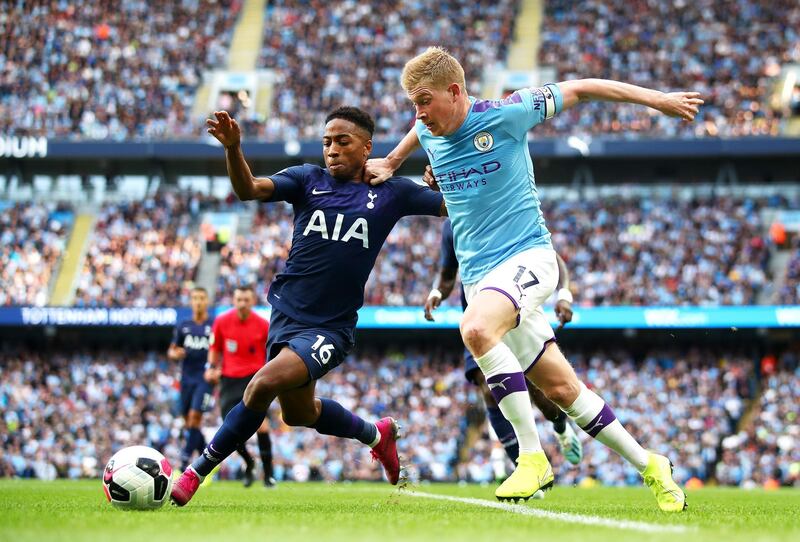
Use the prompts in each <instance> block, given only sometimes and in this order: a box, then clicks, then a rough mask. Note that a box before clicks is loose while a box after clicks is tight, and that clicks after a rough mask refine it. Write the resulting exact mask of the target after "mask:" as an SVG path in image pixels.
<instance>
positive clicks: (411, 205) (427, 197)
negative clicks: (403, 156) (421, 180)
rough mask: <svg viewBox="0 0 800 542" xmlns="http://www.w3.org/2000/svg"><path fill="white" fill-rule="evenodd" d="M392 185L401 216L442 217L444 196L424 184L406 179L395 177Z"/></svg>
mask: <svg viewBox="0 0 800 542" xmlns="http://www.w3.org/2000/svg"><path fill="white" fill-rule="evenodd" d="M392 185H393V186H394V188H395V190H396V191H397V196H398V203H399V205H398V208H399V210H400V216H409V215H429V216H440V215H441V210H442V201H444V196H442V194H441V193H440V192H434V191H433V190H431V189H430V188H428V187H427V186H426V185H424V184H417V183H415V182H414V181H412V180H411V179H407V178H405V177H395V178H394V179H392Z"/></svg>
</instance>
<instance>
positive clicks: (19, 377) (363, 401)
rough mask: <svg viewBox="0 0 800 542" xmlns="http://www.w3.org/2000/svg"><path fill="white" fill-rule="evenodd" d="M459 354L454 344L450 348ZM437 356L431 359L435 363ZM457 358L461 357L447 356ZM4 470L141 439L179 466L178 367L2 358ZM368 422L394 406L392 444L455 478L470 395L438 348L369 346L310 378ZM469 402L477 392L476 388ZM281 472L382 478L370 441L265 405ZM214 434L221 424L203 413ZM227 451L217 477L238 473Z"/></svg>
mask: <svg viewBox="0 0 800 542" xmlns="http://www.w3.org/2000/svg"><path fill="white" fill-rule="evenodd" d="M456 354H457V353H456ZM432 358H433V360H434V361H431V359H432ZM451 361H452V362H454V363H455V362H458V360H457V359H456V358H453V359H452V360H451ZM0 362H1V363H0V367H1V368H2V369H0V406H2V412H3V415H2V416H3V419H2V424H0V442H2V447H0V475H7V476H10V475H16V476H26V477H37V478H52V477H55V476H59V477H69V478H77V477H82V476H96V475H97V473H98V472H99V470H98V469H102V467H103V466H104V465H103V462H104V461H106V460H107V459H108V458H109V457H110V456H111V455H112V454H113V452H114V451H116V450H117V449H119V448H120V447H123V446H125V445H130V444H134V443H136V444H147V445H150V446H153V447H156V448H159V449H161V450H163V451H164V453H165V454H166V455H167V457H168V458H170V459H171V460H172V461H173V463H174V464H176V461H177V458H178V455H179V447H180V446H181V445H182V439H181V434H180V433H181V425H182V421H181V418H180V416H177V415H176V414H177V413H176V412H175V410H174V408H175V405H176V400H177V397H178V393H179V392H178V389H177V385H178V368H177V366H175V365H170V364H168V363H166V362H164V361H163V357H162V356H160V355H156V354H154V353H138V354H123V353H121V352H100V353H96V354H95V355H89V354H88V353H80V354H70V355H48V356H47V359H45V358H44V357H43V356H40V355H38V354H34V353H25V354H22V355H4V356H0ZM317 394H318V395H320V396H328V397H332V398H335V399H336V400H338V401H340V402H341V403H342V404H344V405H345V406H347V407H348V408H351V409H353V410H354V411H355V412H357V413H358V414H360V415H362V416H364V417H366V418H367V419H373V420H376V419H378V418H380V417H383V416H386V415H389V414H392V415H398V416H399V417H400V418H401V419H402V420H403V422H402V424H403V431H404V433H405V434H406V435H407V436H406V438H404V439H402V440H401V441H400V443H399V449H400V454H402V455H403V456H404V458H405V459H404V462H408V463H409V464H412V465H414V471H415V472H416V473H417V474H416V476H422V477H427V478H434V479H447V478H452V476H453V468H452V467H453V464H454V460H455V457H456V456H457V453H456V452H457V449H458V438H459V436H460V434H461V433H462V432H463V428H462V421H463V413H464V409H465V403H466V401H467V395H466V385H465V384H464V378H463V376H462V372H461V370H460V369H458V368H454V367H453V365H452V364H450V365H448V364H447V361H445V360H443V356H442V355H441V353H438V354H437V353H434V354H431V352H425V353H423V352H422V351H411V350H409V351H407V352H405V353H404V354H403V355H400V354H391V353H388V354H386V353H384V354H377V353H375V354H364V355H363V356H359V357H357V358H356V357H354V359H351V360H350V361H348V366H347V370H346V371H344V370H342V371H335V372H334V373H333V374H331V375H329V376H328V377H327V378H326V379H325V380H323V381H321V382H320V383H319V384H318V386H317ZM473 399H474V393H473ZM271 422H272V427H273V450H274V455H275V467H276V469H275V470H276V472H275V473H276V476H277V477H278V478H279V479H295V480H304V479H315V478H316V479H319V478H325V479H355V478H357V479H379V478H380V475H381V474H380V473H381V470H380V467H379V466H378V464H375V463H372V461H371V459H370V455H369V449H367V448H366V447H364V446H362V445H359V444H358V443H355V442H350V441H344V440H341V439H334V438H329V437H323V436H320V435H319V434H317V433H316V432H315V431H313V430H309V429H290V428H289V427H287V426H285V425H284V424H283V423H282V421H281V419H280V416H279V414H277V413H276V412H273V413H272V414H271ZM206 423H207V424H208V426H209V427H208V429H209V431H211V432H212V434H213V431H214V430H215V429H216V427H217V426H218V425H219V423H221V420H219V419H218V414H217V411H215V413H214V415H213V416H209V417H207V420H206ZM239 466H240V464H239V459H238V458H237V457H232V458H231V460H230V461H229V462H228V463H226V465H225V467H224V469H223V472H222V475H223V476H227V477H231V476H235V475H236V474H237V473H238V468H239Z"/></svg>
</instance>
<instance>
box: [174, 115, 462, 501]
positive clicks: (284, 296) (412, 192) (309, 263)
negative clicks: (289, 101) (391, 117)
mask: <svg viewBox="0 0 800 542" xmlns="http://www.w3.org/2000/svg"><path fill="white" fill-rule="evenodd" d="M214 116H215V117H216V118H215V119H214V120H209V121H208V126H209V128H208V132H209V133H210V134H212V135H213V136H214V137H216V138H217V139H218V140H219V141H220V143H222V144H223V145H224V146H225V157H226V160H227V166H228V174H229V175H230V178H231V183H232V184H233V189H234V191H235V192H236V195H237V196H238V197H239V199H241V200H253V199H255V200H260V201H288V202H289V203H291V204H292V205H293V207H294V214H295V219H294V234H293V239H292V247H291V250H290V251H289V257H288V259H287V261H286V268H285V270H284V271H283V272H282V273H280V274H279V275H278V276H277V277H276V278H275V281H274V282H273V284H272V286H271V288H270V291H269V298H268V299H269V302H270V304H271V305H272V316H271V321H270V336H269V342H268V344H267V355H268V358H269V362H268V363H267V364H266V365H265V366H264V367H262V368H261V370H259V371H258V373H256V375H255V376H254V377H253V379H252V380H251V381H250V384H249V385H248V386H247V389H246V390H245V395H244V399H243V401H242V402H241V403H239V404H238V405H237V406H236V407H234V408H233V410H231V412H230V414H228V416H227V417H226V418H225V423H224V424H223V425H222V427H221V428H220V429H219V431H218V432H217V434H216V435H215V436H214V438H213V439H212V440H211V442H210V443H209V444H208V446H207V447H206V449H205V450H204V451H203V455H201V456H200V457H199V458H198V459H197V460H195V462H194V463H192V466H191V467H189V468H188V469H187V470H186V471H185V472H184V473H183V475H181V477H180V478H179V479H178V480H177V481H176V482H175V484H174V486H173V489H172V499H173V501H174V502H175V503H176V504H178V505H180V506H183V505H185V504H186V503H187V502H189V500H190V499H191V498H192V496H193V495H194V494H195V492H196V491H197V488H198V486H199V485H200V482H201V481H202V479H203V477H204V476H206V475H208V473H210V472H211V470H212V469H213V468H214V467H215V466H216V465H218V464H219V463H220V462H221V461H223V460H224V459H225V458H226V457H228V456H229V455H230V454H231V453H232V452H233V451H234V450H235V449H236V447H237V445H238V443H240V442H243V441H245V440H246V439H248V438H250V436H251V435H252V434H253V433H255V431H256V429H257V428H258V427H259V426H260V425H261V422H262V420H263V419H264V416H265V413H266V411H267V408H268V407H269V405H270V404H271V403H272V401H273V400H274V399H275V398H277V399H278V401H280V405H281V411H282V415H283V419H284V421H285V422H286V423H287V424H288V425H292V426H305V427H312V428H314V429H316V430H317V431H318V432H319V433H321V434H323V435H333V436H338V437H344V438H353V439H357V440H359V441H360V442H362V443H364V444H366V445H368V446H370V447H371V448H372V454H373V457H375V458H376V459H377V460H379V461H380V462H381V464H382V465H383V468H384V469H385V471H386V475H387V478H388V479H389V482H390V483H392V484H397V482H398V479H399V477H400V462H399V459H398V457H397V446H396V439H397V424H396V422H395V421H394V420H393V419H392V418H383V419H381V420H379V421H378V422H377V423H370V422H368V421H366V420H363V419H361V418H360V417H358V416H356V415H355V414H353V413H352V412H349V411H348V410H347V409H345V408H344V407H343V406H342V405H340V404H339V403H337V402H335V401H332V400H330V399H319V398H316V397H315V396H314V389H315V381H316V380H318V379H320V378H322V377H323V376H324V375H325V374H326V373H327V372H328V371H330V370H331V369H333V368H335V367H337V366H338V365H339V364H341V363H342V362H343V361H344V358H345V357H346V356H347V354H348V353H349V352H350V350H351V349H352V348H353V345H354V329H355V325H356V320H357V318H358V316H357V311H358V309H359V308H360V307H361V305H362V304H363V303H364V285H365V284H366V282H367V278H368V277H369V274H370V271H371V270H372V267H373V266H374V264H375V259H376V258H377V256H378V252H379V251H380V249H381V247H382V246H383V243H384V241H385V240H386V237H387V236H388V235H389V233H390V232H391V230H392V228H393V227H394V225H395V223H396V222H397V221H398V220H400V218H402V217H403V216H408V215H432V216H442V215H445V214H446V208H445V206H444V199H443V197H442V195H441V194H439V193H437V192H434V191H432V190H430V189H429V188H428V187H426V186H421V185H417V184H415V183H414V182H413V181H411V180H410V179H405V178H402V177H393V178H391V179H389V180H388V181H386V182H385V183H383V184H381V185H380V186H376V187H371V186H369V185H368V184H365V183H363V182H361V179H362V176H363V171H364V165H365V164H366V161H367V158H368V157H369V154H370V151H371V150H372V133H373V131H374V128H375V125H374V122H373V121H372V118H371V117H370V116H369V115H368V114H367V113H365V112H364V111H361V110H360V109H357V108H353V107H341V108H339V109H337V110H335V111H333V112H332V113H331V114H330V115H328V118H327V119H326V124H325V132H324V135H323V138H322V146H323V155H324V158H325V165H326V166H327V167H326V168H325V169H323V168H320V167H318V166H313V165H309V164H305V165H302V166H296V167H291V168H287V169H285V170H283V171H280V172H278V173H276V174H275V175H272V176H270V177H269V178H255V177H253V175H252V173H250V168H249V167H248V166H247V162H246V161H245V159H244V155H243V153H242V149H241V146H240V139H241V136H240V130H239V126H238V124H237V123H236V121H234V120H232V119H231V118H230V116H229V115H228V114H227V113H226V112H224V111H223V112H216V113H214Z"/></svg>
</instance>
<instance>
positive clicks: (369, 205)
mask: <svg viewBox="0 0 800 542" xmlns="http://www.w3.org/2000/svg"><path fill="white" fill-rule="evenodd" d="M367 197H368V198H369V203H367V209H374V208H375V198H377V197H378V194H373V193H372V190H370V191H369V194H367Z"/></svg>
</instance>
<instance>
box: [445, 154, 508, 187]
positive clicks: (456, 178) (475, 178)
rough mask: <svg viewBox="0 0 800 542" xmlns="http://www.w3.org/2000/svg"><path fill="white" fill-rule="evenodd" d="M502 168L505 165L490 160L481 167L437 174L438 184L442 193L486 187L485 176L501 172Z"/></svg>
mask: <svg viewBox="0 0 800 542" xmlns="http://www.w3.org/2000/svg"><path fill="white" fill-rule="evenodd" d="M502 167H503V165H502V164H501V163H500V162H498V161H497V160H490V161H489V162H484V163H482V164H480V165H479V166H472V167H470V168H461V169H454V170H451V171H446V172H444V173H437V174H436V183H437V184H438V185H439V189H440V190H441V191H442V192H458V191H459V190H467V189H470V188H478V187H479V186H485V185H486V179H485V178H484V175H488V174H490V173H494V172H495V171H500V169H502Z"/></svg>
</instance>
